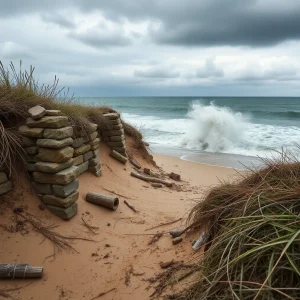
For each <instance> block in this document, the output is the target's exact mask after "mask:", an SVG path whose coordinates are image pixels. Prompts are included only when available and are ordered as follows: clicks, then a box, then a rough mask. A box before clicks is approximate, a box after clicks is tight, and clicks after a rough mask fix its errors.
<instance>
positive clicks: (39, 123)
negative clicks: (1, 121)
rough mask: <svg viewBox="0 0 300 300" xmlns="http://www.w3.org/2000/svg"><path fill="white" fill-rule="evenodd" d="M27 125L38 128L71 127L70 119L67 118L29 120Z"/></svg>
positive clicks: (48, 117)
mask: <svg viewBox="0 0 300 300" xmlns="http://www.w3.org/2000/svg"><path fill="white" fill-rule="evenodd" d="M26 125H27V126H28V127H37V128H62V127H66V126H68V125H69V119H68V117H66V116H45V117H42V118H41V119H39V120H33V119H31V118H28V119H27V122H26Z"/></svg>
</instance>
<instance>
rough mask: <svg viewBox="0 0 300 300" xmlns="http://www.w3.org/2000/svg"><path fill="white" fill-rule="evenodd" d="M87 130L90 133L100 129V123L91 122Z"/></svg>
mask: <svg viewBox="0 0 300 300" xmlns="http://www.w3.org/2000/svg"><path fill="white" fill-rule="evenodd" d="M86 129H87V131H88V132H89V133H92V132H94V131H97V129H98V125H97V124H95V123H89V124H88V125H87V128H86Z"/></svg>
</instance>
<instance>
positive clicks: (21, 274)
mask: <svg viewBox="0 0 300 300" xmlns="http://www.w3.org/2000/svg"><path fill="white" fill-rule="evenodd" d="M42 275H43V268H42V267H32V266H29V265H27V264H0V278H12V279H15V278H41V277H42Z"/></svg>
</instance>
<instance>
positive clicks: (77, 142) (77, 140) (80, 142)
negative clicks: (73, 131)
mask: <svg viewBox="0 0 300 300" xmlns="http://www.w3.org/2000/svg"><path fill="white" fill-rule="evenodd" d="M83 144H84V140H83V137H79V138H75V139H74V140H73V144H72V147H74V148H78V147H80V146H82V145H83Z"/></svg>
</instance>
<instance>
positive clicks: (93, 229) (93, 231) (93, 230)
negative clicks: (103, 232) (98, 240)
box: [81, 217, 99, 234]
mask: <svg viewBox="0 0 300 300" xmlns="http://www.w3.org/2000/svg"><path fill="white" fill-rule="evenodd" d="M81 220H82V225H83V226H85V227H86V228H87V229H88V230H89V231H90V232H91V233H93V234H97V232H95V230H98V229H99V227H97V226H92V225H90V224H88V223H87V221H86V220H85V219H84V218H83V217H82V218H81Z"/></svg>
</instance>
